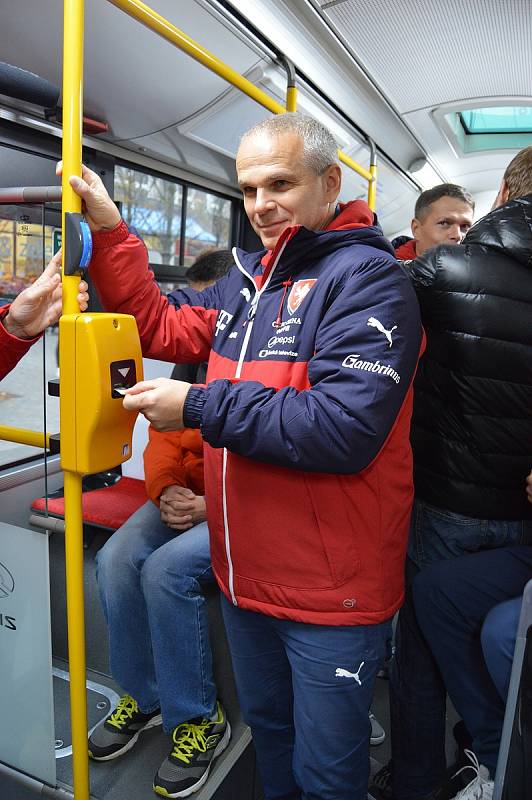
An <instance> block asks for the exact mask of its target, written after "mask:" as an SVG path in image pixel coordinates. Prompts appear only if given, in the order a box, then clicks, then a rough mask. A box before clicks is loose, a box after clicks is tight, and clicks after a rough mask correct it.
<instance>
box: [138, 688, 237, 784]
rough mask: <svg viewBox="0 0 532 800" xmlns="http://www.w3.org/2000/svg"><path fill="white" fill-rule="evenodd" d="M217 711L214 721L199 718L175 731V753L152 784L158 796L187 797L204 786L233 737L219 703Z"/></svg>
mask: <svg viewBox="0 0 532 800" xmlns="http://www.w3.org/2000/svg"><path fill="white" fill-rule="evenodd" d="M216 711H217V715H216V719H215V720H211V719H205V718H203V719H200V718H198V719H196V720H189V721H188V722H184V723H183V724H182V725H178V726H177V728H174V732H173V734H172V738H173V740H174V747H173V750H172V752H171V753H170V755H169V756H168V758H166V759H165V760H164V761H163V763H162V764H161V766H160V768H159V770H158V772H157V774H156V776H155V778H154V781H153V789H154V791H155V792H156V794H160V795H162V796H163V797H187V796H188V795H189V794H192V792H196V791H197V790H198V789H199V788H200V787H201V786H203V784H204V783H205V781H206V780H207V778H208V777H209V770H210V768H211V765H212V762H213V761H214V759H215V758H217V757H218V756H219V755H220V753H222V752H223V751H224V750H225V748H226V747H227V745H228V744H229V739H230V738H231V726H230V725H229V722H228V720H227V717H226V715H225V712H224V710H223V708H222V706H221V704H220V703H217V704H216Z"/></svg>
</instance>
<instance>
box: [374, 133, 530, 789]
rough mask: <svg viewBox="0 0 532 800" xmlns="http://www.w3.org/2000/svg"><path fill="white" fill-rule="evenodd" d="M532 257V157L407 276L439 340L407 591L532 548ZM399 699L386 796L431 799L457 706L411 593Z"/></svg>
mask: <svg viewBox="0 0 532 800" xmlns="http://www.w3.org/2000/svg"><path fill="white" fill-rule="evenodd" d="M531 252H532V146H530V147H527V148H525V149H524V150H522V151H521V152H520V153H518V155H517V156H516V157H515V158H514V159H513V160H512V162H511V163H510V164H509V166H508V167H507V169H506V172H505V173H504V178H503V181H502V184H501V188H500V191H499V193H498V195H497V198H496V200H495V204H494V208H493V210H492V211H491V213H489V214H487V215H486V216H485V217H484V218H483V219H481V220H480V221H479V222H477V223H476V225H474V226H473V227H472V228H471V229H470V230H469V232H468V233H467V235H466V237H465V239H464V241H463V243H462V244H461V245H453V246H452V247H451V246H447V245H440V246H439V247H437V248H435V249H432V250H430V251H428V252H426V253H425V254H424V255H422V256H420V257H418V258H416V260H415V261H412V262H409V263H408V264H407V265H406V266H407V268H409V271H410V274H411V277H412V280H413V283H414V286H415V288H416V292H417V296H418V299H419V302H420V306H421V314H422V319H423V324H424V327H425V330H426V332H427V337H428V343H427V350H426V353H425V355H424V357H423V358H422V360H421V362H420V365H419V370H418V375H417V378H416V390H415V401H414V414H413V419H412V434H411V441H412V446H413V451H414V483H415V492H416V500H415V502H414V509H413V513H412V523H411V535H410V544H409V549H408V559H407V587H408V585H409V584H411V581H412V579H413V577H414V575H415V574H416V573H417V572H418V571H419V570H420V569H422V568H424V567H426V566H428V565H429V564H431V563H433V562H436V561H441V560H444V559H451V558H454V557H456V556H460V555H464V554H465V553H470V552H475V551H477V550H480V549H485V548H494V547H502V546H507V545H517V544H523V543H529V542H532V508H531V506H530V505H529V504H528V503H527V502H526V500H525V495H524V492H523V481H524V479H525V476H526V475H527V474H528V471H529V469H530V464H531V463H532V371H531V367H530V363H531V362H530V352H531V345H532V325H531V324H530V321H531V319H532V259H531V256H530V254H531ZM449 569H452V566H449ZM466 612H467V609H464V613H466ZM390 695H391V733H392V765H391V770H390V765H387V766H386V767H384V768H383V770H382V771H381V772H380V773H377V776H376V778H375V783H374V787H373V788H374V791H373V793H374V794H375V795H377V791H378V790H380V796H381V797H385V798H389V797H392V796H393V798H394V800H427V798H430V797H433V796H435V795H436V793H437V792H438V789H439V787H440V786H441V784H442V782H443V781H444V776H445V766H446V764H445V747H444V745H445V697H446V695H445V686H444V683H443V681H442V677H441V674H440V671H439V669H438V665H437V663H436V661H435V660H434V656H433V655H432V653H431V650H430V648H429V647H428V646H427V643H426V641H425V639H424V637H423V635H422V633H421V631H420V629H419V625H418V622H417V619H416V616H415V612H414V605H413V601H412V593H411V590H408V588H407V595H406V600H405V604H404V605H403V607H402V608H401V611H400V613H399V618H398V624H397V631H396V654H395V659H394V662H393V665H392V670H391V681H390ZM391 773H392V775H391ZM392 777H393V781H392ZM392 782H393V792H392ZM377 796H378V795H377Z"/></svg>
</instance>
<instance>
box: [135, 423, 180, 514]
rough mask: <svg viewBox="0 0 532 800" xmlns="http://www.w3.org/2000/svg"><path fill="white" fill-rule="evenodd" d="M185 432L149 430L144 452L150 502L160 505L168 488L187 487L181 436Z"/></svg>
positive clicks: (145, 478) (147, 491) (145, 476)
mask: <svg viewBox="0 0 532 800" xmlns="http://www.w3.org/2000/svg"><path fill="white" fill-rule="evenodd" d="M182 434H183V431H169V432H168V433H160V432H159V431H156V430H155V429H154V428H152V427H151V425H150V427H149V429H148V436H149V440H148V444H147V445H146V448H145V450H144V480H145V483H146V493H147V495H148V497H149V498H150V500H151V501H152V502H153V503H155V505H157V506H158V505H159V498H160V496H161V493H162V492H163V491H164V490H165V489H166V487H167V486H172V485H175V486H186V485H187V479H186V472H185V467H184V465H183V454H182V449H181V436H182Z"/></svg>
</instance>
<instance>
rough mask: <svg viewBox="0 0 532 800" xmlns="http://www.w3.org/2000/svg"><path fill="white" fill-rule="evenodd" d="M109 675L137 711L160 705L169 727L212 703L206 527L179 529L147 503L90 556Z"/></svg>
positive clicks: (203, 711) (206, 710)
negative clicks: (106, 641)
mask: <svg viewBox="0 0 532 800" xmlns="http://www.w3.org/2000/svg"><path fill="white" fill-rule="evenodd" d="M96 577H97V581H98V586H99V589H100V595H101V601H102V606H103V610H104V614H105V617H106V619H107V625H108V631H109V663H110V669H111V674H112V676H113V678H114V679H115V681H116V682H117V683H118V684H119V685H120V686H121V687H122V688H123V689H124V691H125V692H127V693H128V694H130V695H131V696H132V697H134V698H135V700H136V701H137V703H138V704H139V708H140V709H141V711H143V712H144V713H149V712H151V711H154V710H155V709H157V708H159V707H160V708H161V713H162V717H163V727H164V729H165V730H166V731H171V730H172V729H173V728H175V727H176V726H177V725H180V724H181V723H182V722H185V721H186V720H188V719H191V718H192V717H198V716H210V715H211V714H212V713H213V711H214V708H215V704H216V687H215V684H214V678H213V672H212V654H211V648H210V644H209V629H208V619H207V611H206V608H205V598H204V596H203V590H202V586H203V585H204V584H206V583H213V581H214V578H213V574H212V570H211V558H210V550H209V530H208V528H207V523H206V522H203V523H201V524H199V525H196V526H194V527H193V528H190V529H189V530H188V531H184V532H183V533H180V532H179V531H175V530H173V529H171V528H169V527H168V526H167V525H165V524H164V523H163V522H161V516H160V512H159V509H158V508H157V506H155V505H154V504H153V503H152V502H151V501H150V500H148V502H147V503H145V504H144V505H143V506H142V507H141V508H139V510H138V511H137V512H136V513H135V514H133V516H131V517H130V518H129V519H128V521H127V522H126V523H125V525H123V526H122V527H121V528H120V529H119V530H117V531H116V533H114V534H113V535H112V536H111V538H110V539H109V540H108V541H107V543H106V544H105V545H104V546H103V547H102V549H101V550H100V551H99V553H98V555H97V570H96Z"/></svg>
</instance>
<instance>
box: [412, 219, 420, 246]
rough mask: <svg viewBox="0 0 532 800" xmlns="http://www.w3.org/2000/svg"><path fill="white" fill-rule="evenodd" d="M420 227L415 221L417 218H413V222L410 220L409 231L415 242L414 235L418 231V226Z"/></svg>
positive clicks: (417, 221) (415, 237) (418, 222)
mask: <svg viewBox="0 0 532 800" xmlns="http://www.w3.org/2000/svg"><path fill="white" fill-rule="evenodd" d="M420 225H421V223H420V221H419V220H418V219H417V217H414V219H413V220H412V222H411V223H410V230H411V231H412V236H413V237H414V239H415V240H416V241H417V236H416V233H417V232H418V230H419V226H420Z"/></svg>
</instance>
